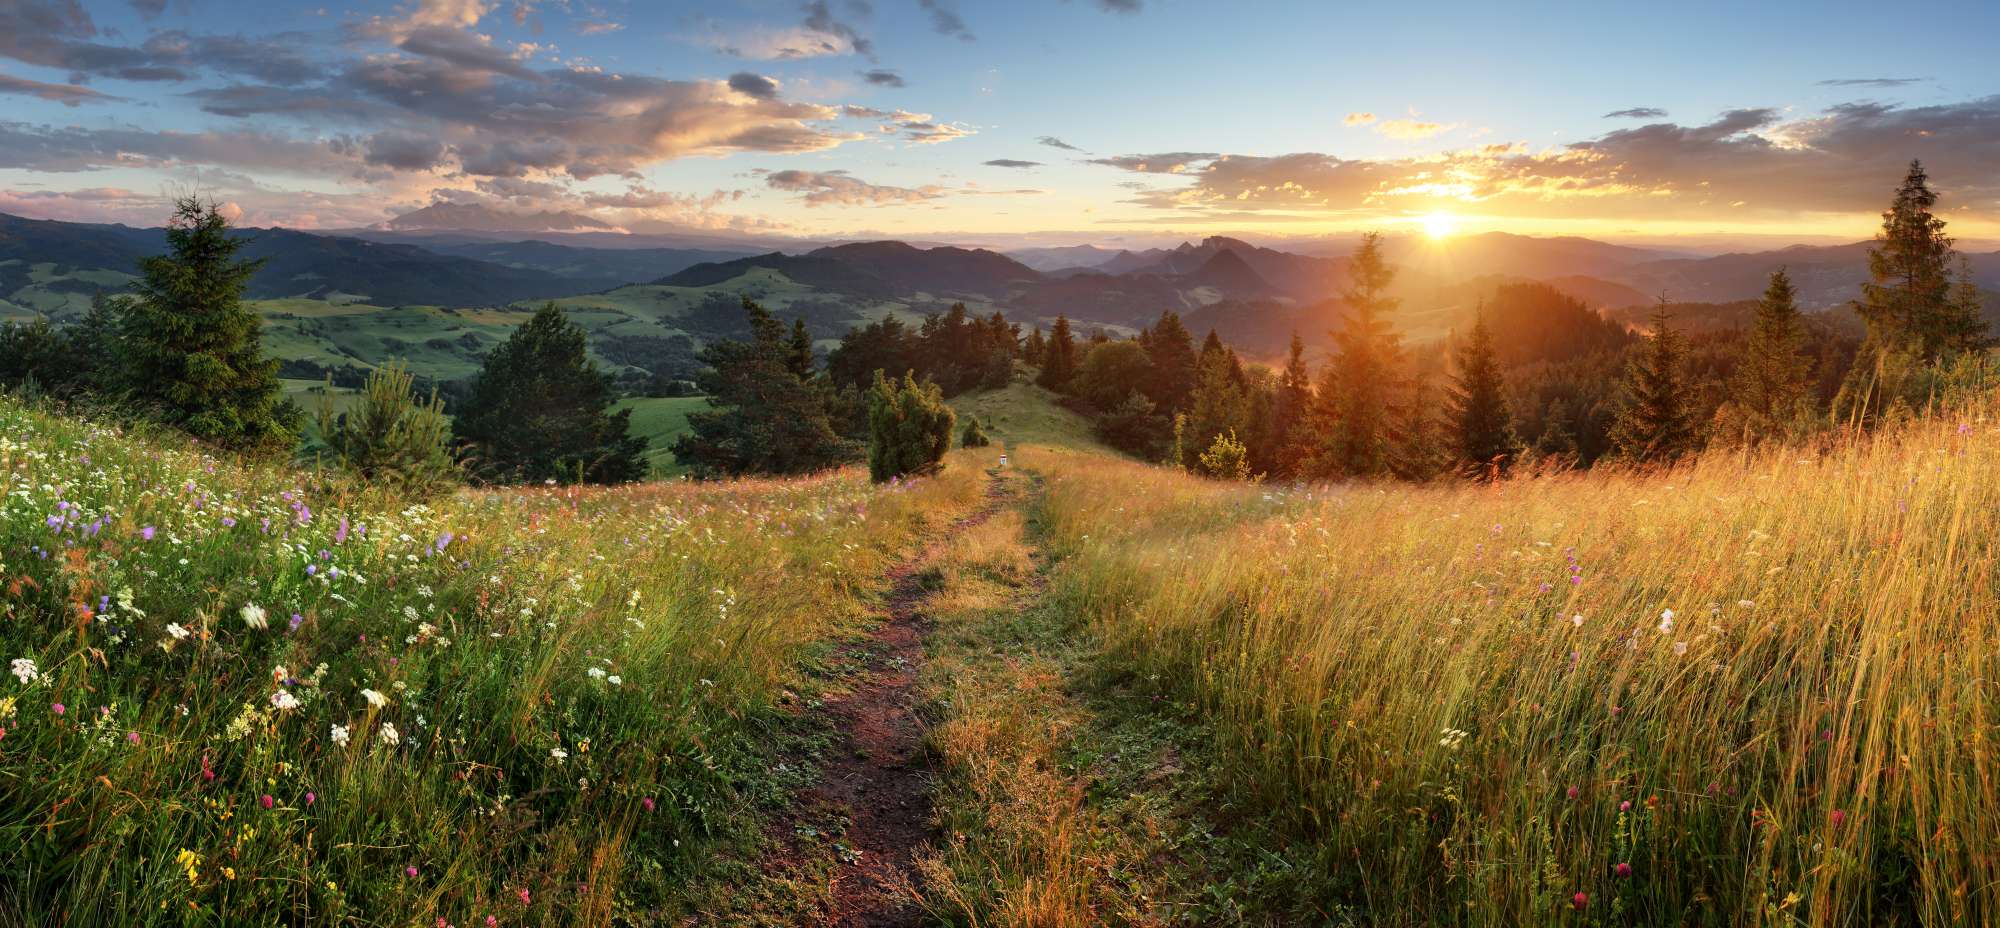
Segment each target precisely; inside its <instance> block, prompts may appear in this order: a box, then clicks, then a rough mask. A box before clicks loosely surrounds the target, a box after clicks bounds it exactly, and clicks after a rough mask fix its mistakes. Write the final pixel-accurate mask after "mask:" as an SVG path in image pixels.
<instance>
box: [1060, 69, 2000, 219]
mask: <svg viewBox="0 0 2000 928" xmlns="http://www.w3.org/2000/svg"><path fill="white" fill-rule="evenodd" d="M1913 157H1920V158H1922V159H1923V160H1924V163H1925V165H1926V166H1927V167H1928V168H1929V170H1930V172H1931V177H1932V179H1933V181H1934V183H1935V184H1936V185H1937V186H1938V188H1939V189H1940V191H1941V192H1942V194H1943V196H1944V198H1945V200H1946V201H1947V202H1948V203H1956V204H1959V205H1971V206H1974V207H1975V208H1979V209H1983V210H1987V211H1991V210H1992V209H1993V204H1994V202H1995V201H1996V199H2000V178H1996V177H1995V176H1994V175H1993V174H1992V171H1991V169H1990V166H1991V165H1992V164H1993V163H1995V161H1996V160H2000V96H1996V97H1987V98H1984V99H1980V100H1972V101H1966V102H1963V103H1955V104H1945V105H1938V106H1925V107H1898V106H1891V105H1885V104H1877V103H1851V104H1843V105H1840V106H1835V107H1831V108H1829V109H1827V110H1826V111H1824V112H1822V113H1821V114H1819V115H1817V116H1812V117H1806V118H1799V119H1792V120H1786V119H1785V118H1784V117H1783V116H1782V115H1781V114H1780V113H1779V111H1777V110H1775V109H1769V108H1751V109H1739V110H1731V111H1728V112H1725V113H1722V114H1720V115H1719V116H1717V117H1716V118H1715V119H1713V120H1711V121H1709V122H1706V123H1701V124H1696V125H1685V126H1684V125H1678V124H1674V123H1656V124H1652V125H1646V126H1641V127H1636V128H1631V129H1622V130H1618V131H1615V132H1609V133H1606V134H1604V135H1602V136H1599V137H1597V138H1594V139H1590V140H1587V141H1583V142H1577V143H1574V144H1571V145H1566V146H1559V147H1555V148H1549V149H1545V150H1540V151H1536V150H1531V149H1530V148H1529V147H1528V146H1526V145H1522V144H1518V143H1515V144H1508V143H1498V144H1491V145H1482V146H1477V147H1471V148H1466V149H1461V150H1458V151H1452V152H1446V153H1443V154H1439V155H1432V156H1425V157H1413V158H1403V159H1383V160H1348V159H1342V158H1339V157H1336V156H1333V155H1327V154H1321V153H1317V152H1298V153H1293V154H1287V155H1278V156H1269V157H1266V156H1254V155H1222V156H1217V157H1215V158H1214V159H1213V160H1211V161H1208V162H1206V163H1205V164H1202V163H1197V162H1194V161H1192V160H1186V159H1177V158H1176V157H1174V156H1159V155H1155V156H1126V157H1124V158H1115V159H1098V160H1097V161H1096V163H1100V164H1109V165H1112V166H1115V167H1120V168H1123V169H1125V170H1128V171H1134V172H1144V173H1151V174H1161V173H1181V174H1183V176H1184V177H1185V178H1186V182H1185V183H1184V184H1183V185H1181V186H1177V187H1171V188H1149V189H1147V190H1145V191H1141V192H1139V193H1138V194H1137V195H1136V196H1135V198H1134V200H1133V201H1132V202H1135V203H1138V204H1140V205H1144V206H1149V207H1154V208H1158V209H1167V210H1177V211H1182V212H1184V213H1189V214H1197V213H1198V214H1200V215H1202V216H1203V217H1204V218H1208V219H1212V220H1217V221H1219V217H1223V216H1225V215H1227V216H1235V217H1243V216H1260V215H1261V216H1264V217H1266V218H1269V219H1281V218H1286V217H1321V218H1324V217H1327V216H1329V215H1343V216H1359V217H1366V216H1380V215H1400V214H1404V213H1407V212H1410V211H1415V210H1430V209H1438V208H1453V207H1457V208H1465V207H1467V206H1469V205H1472V204H1482V205H1483V206H1484V208H1485V209H1488V210H1491V211H1494V212H1496V213H1498V212H1507V213H1511V214H1514V215H1522V216H1539V217H1571V218H1603V219H1623V218H1630V217H1632V216H1634V215H1644V216H1647V217H1651V218H1673V217H1690V218H1694V217H1712V216H1713V215H1714V214H1715V211H1716V210H1717V209H1721V208H1731V209H1741V210H1745V211H1749V212H1757V211H1768V212H1769V213H1770V214H1772V215H1780V216H1786V217H1792V216H1796V215H1797V214H1798V213H1800V212H1848V213H1857V214H1866V213H1869V212H1872V211H1874V210H1877V209H1879V208H1880V207H1881V206H1882V205H1883V204H1884V203H1885V202H1886V200H1887V198H1888V196H1889V193H1890V191H1891V189H1892V188H1893V187H1894V185H1895V183H1896V181H1897V180H1898V179H1899V178H1900V177H1901V176H1902V174H1903V169H1904V167H1905V165H1907V163H1908V161H1909V160H1910V159H1911V158H1913ZM1738 203H1741V204H1742V205H1741V206H1740V207H1739V206H1733V204H1738Z"/></svg>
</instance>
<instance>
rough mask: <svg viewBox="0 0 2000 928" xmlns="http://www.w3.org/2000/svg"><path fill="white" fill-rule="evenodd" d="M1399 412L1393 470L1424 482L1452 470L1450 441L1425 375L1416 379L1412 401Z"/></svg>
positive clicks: (1411, 392) (1407, 477) (1392, 447)
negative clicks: (1432, 398)
mask: <svg viewBox="0 0 2000 928" xmlns="http://www.w3.org/2000/svg"><path fill="white" fill-rule="evenodd" d="M1400 412H1401V415H1400V416H1399V417H1398V418H1397V420H1396V424H1395V431H1394V433H1393V440H1392V442H1391V445H1390V456H1389V470H1390V472H1391V473H1393V474H1395V475H1396V476H1398V477H1401V478H1403V479H1404V480H1414V481H1417V482H1419V483H1421V482H1424V481H1427V480H1434V479H1436V478H1437V477H1438V476H1439V475H1441V474H1443V473H1445V472H1446V471H1448V470H1450V469H1451V463H1452V457H1453V455H1452V452H1451V448H1450V442H1449V440H1448V437H1447V436H1446V435H1445V434H1444V429H1443V428H1442V427H1441V425H1440V423H1439V422H1438V416H1437V410H1436V408H1435V407H1434V405H1433V403H1432V402H1431V389H1430V384H1429V382H1428V381H1427V380H1425V378H1423V377H1422V376H1418V377H1416V378H1414V379H1413V381H1412V382H1411V385H1410V395H1409V401H1408V402H1406V403H1404V404H1403V406H1402V409H1401V410H1400Z"/></svg>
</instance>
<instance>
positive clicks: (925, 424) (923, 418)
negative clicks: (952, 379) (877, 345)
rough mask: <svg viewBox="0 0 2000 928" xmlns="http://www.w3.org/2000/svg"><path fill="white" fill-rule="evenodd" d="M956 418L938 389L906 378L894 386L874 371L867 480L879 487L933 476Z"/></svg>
mask: <svg viewBox="0 0 2000 928" xmlns="http://www.w3.org/2000/svg"><path fill="white" fill-rule="evenodd" d="M957 418H958V416H957V414H956V413H953V412H952V411H951V407H950V406H946V405H945V404H944V393H943V391H941V390H939V389H938V386H937V384H934V383H931V382H929V381H925V382H924V383H922V384H918V383H917V382H916V380H915V379H913V378H912V377H911V376H910V375H909V374H907V373H906V374H904V375H903V379H902V381H901V383H900V384H899V383H897V382H894V381H891V380H889V379H888V378H886V377H883V376H882V372H881V371H879V370H878V371H876V372H875V386H874V387H873V388H871V389H870V390H869V393H868V476H869V477H870V478H872V479H873V480H874V481H875V482H877V483H881V482H883V481H885V480H889V479H891V478H894V477H901V476H904V475H906V474H928V473H933V472H935V471H936V470H937V469H938V467H939V463H940V462H941V461H943V460H944V453H945V452H946V451H949V450H951V429H952V426H953V425H955V424H957Z"/></svg>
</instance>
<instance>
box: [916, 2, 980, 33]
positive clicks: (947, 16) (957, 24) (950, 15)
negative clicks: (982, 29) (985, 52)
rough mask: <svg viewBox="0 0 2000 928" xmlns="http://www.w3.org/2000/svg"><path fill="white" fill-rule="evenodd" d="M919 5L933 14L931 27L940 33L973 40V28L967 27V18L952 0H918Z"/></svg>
mask: <svg viewBox="0 0 2000 928" xmlns="http://www.w3.org/2000/svg"><path fill="white" fill-rule="evenodd" d="M917 6H920V7H922V8H923V9H924V10H925V11H926V12H928V13H930V14H931V29H932V30H934V31H935V32H937V34H938V35H942V36H949V37H952V38H956V39H959V40H961V41H965V42H970V41H972V39H973V35H972V30H970V29H967V28H966V26H965V19H964V18H963V17H961V16H959V15H958V10H956V9H954V8H953V7H952V5H951V0H917Z"/></svg>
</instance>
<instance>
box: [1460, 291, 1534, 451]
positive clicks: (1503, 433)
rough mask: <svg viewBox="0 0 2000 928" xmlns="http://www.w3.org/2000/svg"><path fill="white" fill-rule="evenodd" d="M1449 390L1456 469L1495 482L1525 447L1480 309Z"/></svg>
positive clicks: (1461, 351)
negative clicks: (1522, 443)
mask: <svg viewBox="0 0 2000 928" xmlns="http://www.w3.org/2000/svg"><path fill="white" fill-rule="evenodd" d="M1455 360H1456V362H1457V368H1458V370H1457V372H1456V374H1455V376H1454V379H1453V384H1452V391H1451V423H1452V439H1453V442H1452V443H1453V445H1454V448H1453V451H1454V452H1455V455H1454V456H1455V457H1456V458H1457V463H1458V466H1459V467H1460V468H1461V469H1462V470H1464V471H1465V472H1466V473H1468V474H1471V475H1473V476H1475V477H1489V476H1490V477H1497V476H1500V475H1501V474H1502V473H1504V472H1505V471H1506V469H1507V467H1508V465H1510V464H1512V463H1513V457H1514V455H1515V454H1516V453H1517V452H1519V451H1520V447H1521V443H1520V441H1519V439H1517V438H1516V437H1515V435H1514V416H1513V413H1512V412H1510V411H1509V410H1508V409H1507V395H1506V381H1505V380H1504V379H1503V378H1502V377H1501V375H1500V362H1499V359H1498V358H1497V357H1496V356H1495V355H1494V352H1493V332H1492V330H1491V329H1488V328H1487V326H1486V315H1485V312H1484V309H1483V308H1482V310H1481V312H1480V314H1479V315H1478V316H1477V317H1476V318H1475V319H1474V320H1473V323H1472V332H1471V334H1469V335H1468V336H1467V337H1466V339H1465V342H1464V344H1461V345H1460V346H1459V347H1458V356H1457V358H1456V359H1455Z"/></svg>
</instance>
